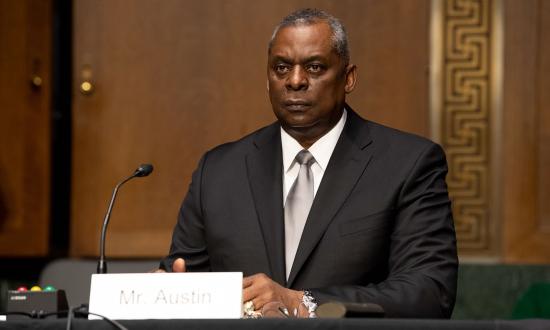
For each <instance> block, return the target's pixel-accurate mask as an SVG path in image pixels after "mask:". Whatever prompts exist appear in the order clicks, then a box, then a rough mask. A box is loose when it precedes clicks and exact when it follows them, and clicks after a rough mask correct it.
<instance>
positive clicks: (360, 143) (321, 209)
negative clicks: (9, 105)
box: [287, 106, 372, 287]
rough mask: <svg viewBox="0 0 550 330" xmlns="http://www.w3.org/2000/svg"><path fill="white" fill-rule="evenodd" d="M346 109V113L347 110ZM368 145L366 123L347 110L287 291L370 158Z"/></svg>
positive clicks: (295, 260)
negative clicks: (346, 116) (342, 128)
mask: <svg viewBox="0 0 550 330" xmlns="http://www.w3.org/2000/svg"><path fill="white" fill-rule="evenodd" d="M347 109H350V108H349V106H347ZM370 143H371V139H370V135H369V131H368V127H367V125H366V122H365V121H364V120H363V119H361V118H360V117H359V116H358V115H356V114H355V113H354V112H353V111H351V110H348V119H347V121H346V126H345V127H344V130H343V131H342V134H341V135H340V138H339V140H338V143H337V144H336V147H335V148H334V152H333V153H332V156H331V158H330V161H329V164H328V166H327V169H326V171H325V174H324V175H323V181H322V182H321V185H320V186H319V189H318V191H317V194H316V195H315V199H314V201H313V205H312V206H311V210H310V212H309V216H308V219H307V222H306V225H305V228H304V231H303V233H302V238H301V240H300V245H299V246H298V251H297V252H296V257H295V259H294V263H293V265H292V270H291V272H290V276H289V279H288V284H287V286H288V287H291V286H292V284H293V282H294V280H295V279H296V276H297V274H298V272H299V271H300V269H301V268H302V266H303V265H304V263H305V262H306V260H307V259H308V257H309V255H310V254H311V252H312V251H313V250H314V248H315V246H316V245H317V244H318V242H319V241H320V239H321V237H322V236H323V234H324V232H325V231H326V229H327V227H328V225H329V224H330V222H331V221H332V219H333V218H334V216H335V215H336V213H337V212H338V210H339V209H340V207H341V206H342V205H343V204H344V202H345V200H346V199H347V197H348V196H349V194H350V192H351V191H352V190H353V188H354V187H355V185H356V183H357V182H358V181H359V178H360V177H361V175H362V174H363V172H364V171H365V168H366V167H367V165H368V163H369V161H370V159H371V157H372V148H369V147H368V145H369V144H370Z"/></svg>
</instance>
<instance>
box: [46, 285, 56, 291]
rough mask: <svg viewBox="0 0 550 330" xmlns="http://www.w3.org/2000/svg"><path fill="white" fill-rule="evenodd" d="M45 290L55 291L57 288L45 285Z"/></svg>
mask: <svg viewBox="0 0 550 330" xmlns="http://www.w3.org/2000/svg"><path fill="white" fill-rule="evenodd" d="M44 291H55V288H54V287H53V286H51V285H46V287H44Z"/></svg>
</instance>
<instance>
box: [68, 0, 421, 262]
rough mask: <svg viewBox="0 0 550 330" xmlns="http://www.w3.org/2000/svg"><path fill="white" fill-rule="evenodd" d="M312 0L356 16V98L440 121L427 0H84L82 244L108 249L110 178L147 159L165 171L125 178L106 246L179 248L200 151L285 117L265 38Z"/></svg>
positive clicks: (74, 248) (413, 119)
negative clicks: (103, 230)
mask: <svg viewBox="0 0 550 330" xmlns="http://www.w3.org/2000/svg"><path fill="white" fill-rule="evenodd" d="M307 6H315V7H319V8H322V9H326V10H327V11H329V12H331V13H333V14H334V15H336V16H338V17H340V18H341V19H342V20H343V21H344V24H345V25H346V27H347V29H348V32H349V35H350V42H351V49H352V61H353V62H354V63H356V64H357V65H358V67H359V82H358V86H357V88H356V91H355V92H354V93H353V94H352V95H351V97H350V100H349V101H350V103H351V105H352V106H353V107H354V108H355V109H356V110H358V111H359V112H360V113H362V114H363V115H364V116H365V117H367V118H370V119H373V120H377V121H381V122H383V123H386V124H389V125H392V126H395V127H398V128H401V129H405V130H408V131H413V132H416V133H419V134H424V135H428V134H429V128H428V123H429V118H428V71H427V67H428V63H429V54H428V37H429V35H428V23H429V19H428V13H429V8H428V6H429V1H427V0H422V1H414V2H412V1H407V0H401V1H400V0H390V1H374V0H371V1H363V0H345V1H338V2H336V1H328V0H325V1H306V0H293V1H253V0H236V1H222V0H218V1H214V0H210V1H191V0H188V1H175V0H165V1H149V0H135V1H128V0H126V1H125V0H114V1H113V0H109V1H107V0H103V1H98V0H79V1H75V8H74V10H75V11H74V22H75V23H74V24H75V25H74V59H75V60H74V100H73V161H72V166H73V178H72V183H73V185H72V201H71V206H72V207H71V212H72V213H71V221H72V226H71V254H72V255H74V256H83V255H88V256H89V255H96V254H97V251H98V237H99V231H100V226H101V222H102V219H103V215H104V212H105V209H106V207H107V202H108V199H109V197H110V194H111V189H112V188H113V186H114V185H115V183H116V182H117V181H118V180H120V179H121V178H123V177H124V176H126V175H129V174H130V173H131V172H132V171H133V170H134V168H135V166H136V165H138V164H139V163H140V162H151V163H153V164H154V165H155V171H154V172H153V174H152V175H151V176H150V177H148V178H143V179H136V180H135V181H132V182H129V183H127V185H126V186H124V187H123V188H122V190H121V191H120V196H119V199H118V202H117V204H116V205H115V209H114V212H113V217H112V222H111V224H110V228H109V233H108V239H109V240H108V244H107V254H108V255H109V256H119V257H122V256H160V255H163V254H165V253H166V252H167V250H168V246H169V242H170V235H171V231H172V228H173V226H174V224H175V221H176V216H177V212H178V208H179V204H180V202H181V200H182V198H183V197H184V195H185V192H186V190H187V185H188V183H189V179H190V176H191V173H192V171H193V170H194V168H195V166H196V164H197V162H198V159H199V158H200V156H201V155H202V154H203V153H204V152H205V151H206V150H207V149H209V148H212V147H213V146H215V145H217V144H220V143H223V142H226V141H229V140H234V139H237V138H239V137H241V136H243V135H244V134H246V133H249V132H252V131H253V130H255V129H257V128H259V127H261V126H263V125H266V124H268V123H270V122H272V121H274V120H275V117H274V116H273V114H272V112H271V107H270V105H269V101H268V96H267V92H266V53H267V50H266V46H267V42H268V39H269V37H270V36H271V33H272V29H273V27H274V26H275V24H276V23H277V22H278V21H279V20H280V19H281V18H282V17H283V16H284V15H286V14H288V13H290V12H291V11H293V10H295V9H298V8H301V7H307ZM82 82H90V83H91V84H92V85H93V88H94V89H93V91H92V93H89V94H83V93H81V91H80V90H79V88H80V85H81V83H82Z"/></svg>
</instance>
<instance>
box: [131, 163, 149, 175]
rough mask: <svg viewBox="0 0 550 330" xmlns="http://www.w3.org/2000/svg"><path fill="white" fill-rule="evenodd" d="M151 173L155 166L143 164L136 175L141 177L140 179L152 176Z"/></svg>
mask: <svg viewBox="0 0 550 330" xmlns="http://www.w3.org/2000/svg"><path fill="white" fill-rule="evenodd" d="M151 172H153V165H151V164H141V165H139V167H138V168H137V169H136V172H135V173H134V175H135V176H139V177H142V176H148V175H149V174H151Z"/></svg>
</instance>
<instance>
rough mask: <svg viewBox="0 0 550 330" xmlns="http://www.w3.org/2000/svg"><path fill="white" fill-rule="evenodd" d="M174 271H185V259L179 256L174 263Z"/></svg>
mask: <svg viewBox="0 0 550 330" xmlns="http://www.w3.org/2000/svg"><path fill="white" fill-rule="evenodd" d="M172 271H173V272H174V273H185V260H183V259H182V258H177V259H176V261H174V263H173V264H172Z"/></svg>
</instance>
